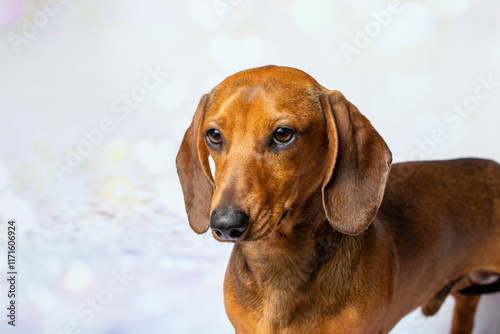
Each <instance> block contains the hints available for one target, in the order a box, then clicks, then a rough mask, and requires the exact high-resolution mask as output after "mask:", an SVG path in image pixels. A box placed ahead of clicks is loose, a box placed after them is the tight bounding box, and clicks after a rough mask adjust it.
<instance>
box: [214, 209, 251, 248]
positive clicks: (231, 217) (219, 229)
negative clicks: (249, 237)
mask: <svg viewBox="0 0 500 334" xmlns="http://www.w3.org/2000/svg"><path fill="white" fill-rule="evenodd" d="M210 228H211V229H212V231H214V232H215V234H217V236H218V237H219V238H220V239H221V240H233V241H235V240H238V239H240V238H241V236H242V235H243V233H245V231H246V230H247V228H248V215H247V214H246V213H244V212H243V211H240V210H233V209H228V210H214V211H213V212H212V216H211V217H210Z"/></svg>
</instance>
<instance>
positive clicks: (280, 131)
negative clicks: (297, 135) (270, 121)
mask: <svg viewBox="0 0 500 334" xmlns="http://www.w3.org/2000/svg"><path fill="white" fill-rule="evenodd" d="M293 136H294V132H293V130H292V129H289V128H277V129H276V130H275V131H274V133H273V140H274V142H275V143H276V144H286V143H288V142H289V141H291V140H292V139H293Z"/></svg>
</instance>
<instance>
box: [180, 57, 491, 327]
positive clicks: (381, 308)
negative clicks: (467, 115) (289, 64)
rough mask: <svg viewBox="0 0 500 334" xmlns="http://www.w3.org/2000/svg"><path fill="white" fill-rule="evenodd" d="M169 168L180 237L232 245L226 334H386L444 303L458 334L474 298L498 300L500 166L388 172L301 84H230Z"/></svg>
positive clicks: (462, 164) (448, 165) (343, 114)
mask: <svg viewBox="0 0 500 334" xmlns="http://www.w3.org/2000/svg"><path fill="white" fill-rule="evenodd" d="M209 155H211V156H212V157H213V160H214V162H215V166H216V169H215V176H214V177H213V176H212V173H211V170H210V165H209V162H208V156H209ZM177 169H178V174H179V178H180V181H181V185H182V189H183V193H184V198H185V203H186V210H187V213H188V218H189V224H190V225H191V227H192V229H193V230H194V231H195V232H197V233H204V232H205V231H207V229H208V227H209V225H210V227H211V229H212V234H213V236H214V238H216V239H217V240H219V241H233V242H235V245H234V249H233V253H232V255H231V259H230V261H229V266H228V268H227V272H226V278H225V282H224V295H225V305H226V311H227V314H228V316H229V319H230V320H231V322H232V324H233V326H234V327H235V328H236V332H237V333H280V334H284V333H287V334H288V333H307V334H309V333H321V334H323V333H349V334H352V333H362V334H366V333H387V332H389V330H390V329H391V328H392V327H393V326H394V325H395V324H396V323H397V322H398V321H399V320H400V319H401V318H402V317H403V316H404V315H406V314H407V313H409V312H410V311H412V310H413V309H415V308H417V307H418V306H421V307H422V310H423V312H424V314H426V315H430V314H434V313H436V312H437V311H438V309H439V307H440V306H441V304H442V302H443V301H444V299H445V298H446V296H447V295H448V294H449V293H451V294H452V295H454V297H455V299H456V306H455V314H454V318H453V329H452V333H455V334H456V333H470V332H471V330H472V326H473V318H474V312H475V308H476V305H477V303H478V299H479V297H478V295H479V294H481V293H488V292H494V291H498V290H499V289H500V282H499V280H498V277H499V276H498V273H500V165H498V164H497V163H495V162H493V161H488V160H479V159H461V160H450V161H440V162H437V161H430V162H411V163H402V164H395V165H394V166H392V170H391V172H390V173H389V171H390V169H391V152H390V151H389V149H388V148H387V145H386V143H385V142H384V140H383V139H382V138H381V137H380V135H379V134H378V133H377V131H375V129H373V127H372V126H371V124H370V122H369V121H368V120H367V119H366V118H365V117H364V116H363V115H361V114H360V113H359V111H358V110H357V109H356V107H355V106H353V105H352V104H351V103H350V102H349V101H347V100H346V99H345V98H344V96H343V95H342V94H341V93H340V92H338V91H329V90H327V89H325V88H324V87H322V86H321V85H319V84H318V83H317V82H316V81H315V80H314V79H313V78H311V77H310V76H309V75H307V74H306V73H304V72H302V71H299V70H296V69H292V68H284V67H276V66H266V67H261V68H256V69H251V70H246V71H242V72H239V73H237V74H235V75H232V76H230V77H228V78H227V79H226V80H224V81H223V82H222V83H221V84H219V85H218V86H217V87H215V88H214V89H213V90H212V91H211V92H210V93H209V94H207V95H205V96H203V98H202V99H201V102H200V104H199V106H198V109H197V111H196V113H195V115H194V118H193V123H192V124H191V126H190V127H189V129H188V130H187V132H186V135H185V136H184V140H183V142H182V145H181V148H180V150H179V154H178V156H177ZM384 191H385V193H384Z"/></svg>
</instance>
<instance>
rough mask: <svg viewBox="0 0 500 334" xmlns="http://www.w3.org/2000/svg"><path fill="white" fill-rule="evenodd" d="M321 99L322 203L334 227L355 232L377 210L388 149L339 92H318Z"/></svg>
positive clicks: (387, 167) (387, 166) (387, 165)
mask: <svg viewBox="0 0 500 334" xmlns="http://www.w3.org/2000/svg"><path fill="white" fill-rule="evenodd" d="M321 105H322V108H323V112H324V114H325V119H326V125H327V131H328V140H329V161H328V172H327V175H326V178H325V181H324V182H323V187H322V194H323V206H324V208H325V212H326V217H327V219H328V221H329V222H330V224H331V225H332V226H333V227H334V228H335V229H336V230H337V231H339V232H342V233H346V234H350V235H356V234H359V233H361V232H362V231H364V230H365V229H367V228H368V226H369V225H370V223H371V222H372V220H373V218H375V215H376V214H377V211H378V208H379V207H380V203H381V202H382V197H383V195H384V190H385V184H386V181H387V177H388V175H389V170H390V168H391V162H392V154H391V151H390V150H389V148H388V147H387V144H386V143H385V142H384V140H383V139H382V137H381V136H380V135H379V133H378V132H377V131H376V130H375V129H374V128H373V127H372V125H371V124H370V121H368V120H367V119H366V118H365V117H364V116H363V115H362V114H361V113H360V112H359V110H358V109H357V108H356V107H355V106H354V105H353V104H351V103H350V102H349V101H347V99H346V98H345V97H344V95H342V93H340V92H338V91H329V92H327V93H325V94H322V95H321Z"/></svg>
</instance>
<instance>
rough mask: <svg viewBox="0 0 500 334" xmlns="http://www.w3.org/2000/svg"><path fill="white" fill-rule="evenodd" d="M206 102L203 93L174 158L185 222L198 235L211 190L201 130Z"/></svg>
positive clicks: (203, 229)
mask: <svg viewBox="0 0 500 334" xmlns="http://www.w3.org/2000/svg"><path fill="white" fill-rule="evenodd" d="M207 103H208V95H204V96H203V97H202V98H201V101H200V103H199V104H198V108H197V109H196V113H195V114H194V117H193V122H192V123H191V125H190V126H189V128H188V129H187V131H186V134H185V135H184V139H183V140H182V143H181V147H180V149H179V153H177V159H176V166H177V174H178V176H179V180H180V181H181V187H182V193H183V194H184V202H185V204H186V212H187V215H188V220H189V225H190V226H191V228H192V229H193V230H194V231H195V232H196V233H198V234H201V233H204V232H206V231H207V230H208V226H209V221H210V217H209V216H210V202H211V201H212V195H213V193H214V180H213V177H212V173H211V172H210V165H209V163H208V150H207V147H206V146H205V140H204V135H203V133H202V131H203V129H202V124H203V119H204V116H205V109H206V107H207Z"/></svg>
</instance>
